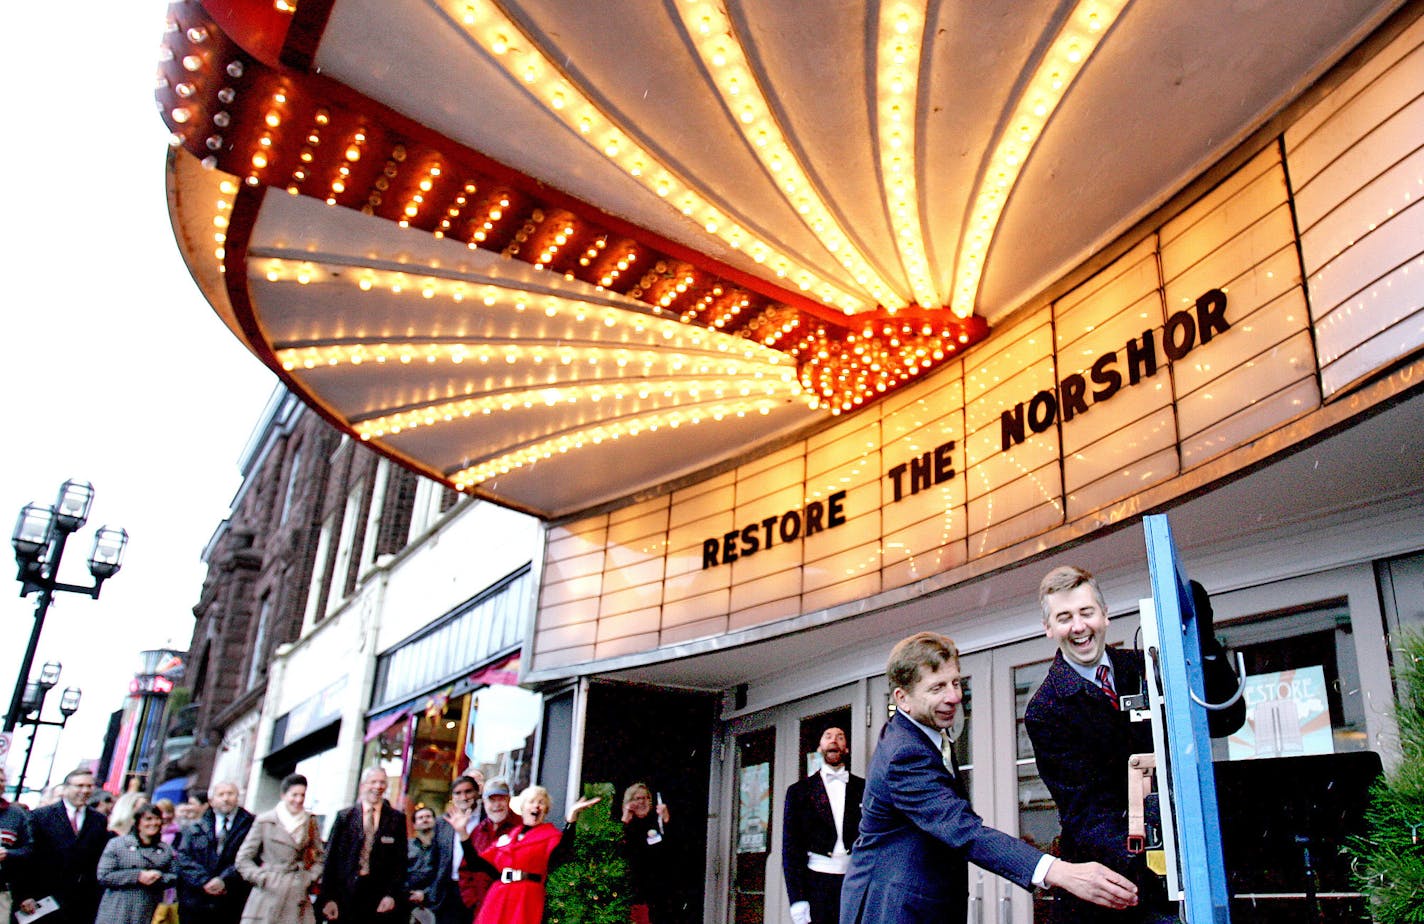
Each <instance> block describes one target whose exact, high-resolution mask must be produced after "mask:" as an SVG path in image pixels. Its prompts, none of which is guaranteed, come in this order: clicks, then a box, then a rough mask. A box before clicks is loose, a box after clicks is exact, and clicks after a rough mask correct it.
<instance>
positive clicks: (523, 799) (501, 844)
mask: <svg viewBox="0 0 1424 924" xmlns="http://www.w3.org/2000/svg"><path fill="white" fill-rule="evenodd" d="M519 800H520V809H519V814H520V816H521V818H522V819H523V824H521V825H519V826H518V827H516V828H515V829H514V830H513V831H510V832H509V833H508V834H503V835H500V837H499V839H498V840H496V841H495V842H494V843H493V844H491V845H490V846H489V847H488V848H487V849H486V850H484V851H483V852H482V853H481V854H480V858H481V859H483V860H484V861H485V862H486V863H488V864H490V865H491V866H493V867H494V869H495V882H494V885H493V886H491V887H490V890H489V892H487V893H486V894H485V900H484V902H482V903H481V904H480V912H479V914H477V915H476V916H475V924H539V922H540V921H542V920H543V918H544V884H545V882H547V881H548V877H549V870H550V869H551V868H552V867H554V866H557V865H558V864H559V857H556V856H555V852H556V851H558V849H559V847H560V845H561V844H563V843H564V842H565V838H564V835H565V834H567V835H568V839H567V842H568V843H569V844H570V845H572V843H573V827H574V822H575V821H576V820H577V819H578V816H579V812H582V811H583V810H584V809H586V808H588V807H589V806H590V805H594V804H595V803H597V802H598V801H599V800H598V799H580V800H579V801H578V802H575V803H574V807H573V810H572V811H570V812H569V817H568V819H567V820H568V824H567V825H566V826H565V827H564V830H563V831H560V830H559V829H558V828H556V827H554V826H553V825H552V824H551V823H549V822H547V821H545V820H544V819H545V818H546V817H548V814H549V809H550V805H549V791H548V790H547V789H545V788H544V787H543V786H530V787H529V788H528V789H526V790H524V792H522V793H520V794H519ZM567 849H568V848H567V847H565V848H564V850H565V851H567Z"/></svg>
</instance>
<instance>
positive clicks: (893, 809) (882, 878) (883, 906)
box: [840, 632, 1137, 924]
mask: <svg viewBox="0 0 1424 924" xmlns="http://www.w3.org/2000/svg"><path fill="white" fill-rule="evenodd" d="M886 674H887V675H888V677H889V680H890V688H891V697H892V698H893V699H894V702H895V707H896V711H895V715H894V716H893V717H892V718H891V719H890V721H889V722H888V723H887V724H886V725H885V728H884V731H883V732H882V734H881V738H880V744H879V746H878V747H876V749H875V756H874V757H873V758H872V760H871V762H870V772H869V773H868V774H867V776H866V782H865V799H864V801H863V803H862V805H861V821H860V837H859V838H858V839H857V840H856V842H855V848H854V849H853V850H852V851H851V856H850V872H849V873H847V874H846V879H845V885H844V887H843V889H842V891H841V913H840V920H841V924H923V922H925V921H937V922H950V921H964V920H965V918H966V916H967V913H968V898H969V866H968V864H969V863H971V862H972V863H973V864H974V865H976V866H979V867H982V868H983V869H986V870H988V871H989V872H991V873H996V874H998V875H1000V876H1003V877H1004V878H1005V879H1008V880H1009V881H1011V882H1013V883H1015V884H1016V885H1018V886H1020V887H1021V888H1025V889H1027V888H1030V887H1031V886H1036V885H1049V886H1054V887H1057V888H1064V889H1067V890H1068V891H1070V892H1072V893H1073V894H1075V895H1078V896H1080V897H1082V898H1084V899H1087V900H1088V901H1092V902H1094V903H1097V904H1101V905H1104V906H1106V907H1112V908H1124V907H1127V906H1129V905H1132V904H1133V903H1135V902H1136V900H1137V888H1136V887H1135V886H1134V885H1133V884H1132V883H1131V882H1130V881H1128V880H1127V879H1126V878H1124V877H1123V876H1121V875H1119V874H1118V873H1115V872H1113V871H1112V870H1110V869H1108V868H1107V867H1105V866H1103V865H1101V864H1098V863H1069V862H1066V861H1064V860H1057V859H1054V858H1053V857H1049V856H1045V855H1044V854H1041V853H1039V852H1038V851H1037V850H1035V849H1034V848H1032V847H1030V846H1029V845H1028V844H1026V843H1024V842H1023V841H1021V840H1019V839H1017V838H1014V837H1010V836H1009V835H1007V834H1004V833H1002V832H1000V831H996V830H994V829H993V828H990V827H986V826H985V825H984V822H983V821H982V820H981V819H980V818H979V816H978V815H976V814H974V810H973V809H972V808H970V806H969V795H968V792H967V790H966V788H965V786H964V783H963V781H962V780H961V779H960V776H959V774H958V773H957V771H956V768H955V767H954V760H953V752H952V748H951V747H950V746H951V744H952V740H951V739H950V738H949V736H948V734H947V733H946V729H948V728H949V727H950V726H951V725H953V724H954V714H955V712H956V710H957V708H958V706H959V702H960V700H961V698H962V691H961V688H960V679H959V652H958V650H956V649H955V647H954V643H953V642H951V641H950V640H949V639H948V638H945V637H944V636H943V635H939V634H937V633H934V632H921V633H919V634H917V635H912V636H910V637H909V638H907V639H904V640H902V641H901V642H900V643H899V644H897V645H896V646H895V648H894V650H893V651H891V653H890V662H889V664H888V665H887V668H886Z"/></svg>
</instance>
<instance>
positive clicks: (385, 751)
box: [361, 718, 445, 815]
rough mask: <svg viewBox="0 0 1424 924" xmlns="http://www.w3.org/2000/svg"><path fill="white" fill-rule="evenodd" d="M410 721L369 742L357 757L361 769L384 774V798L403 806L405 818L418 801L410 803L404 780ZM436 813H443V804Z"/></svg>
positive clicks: (403, 720) (392, 727) (404, 721)
mask: <svg viewBox="0 0 1424 924" xmlns="http://www.w3.org/2000/svg"><path fill="white" fill-rule="evenodd" d="M411 724H412V720H411V719H409V718H406V719H402V720H401V721H399V722H397V723H395V724H394V725H392V726H391V727H390V728H388V729H386V730H385V731H383V732H381V733H380V734H379V735H377V736H376V737H374V738H372V739H371V740H370V741H367V742H366V748H365V750H364V751H363V752H362V754H361V766H362V768H365V767H377V766H379V767H380V768H382V769H383V770H385V771H386V776H387V777H388V778H389V781H390V783H389V785H388V786H387V787H386V798H388V799H390V800H391V802H392V803H393V804H394V803H397V802H398V801H399V804H401V805H402V806H404V808H405V811H406V814H407V815H409V814H410V810H411V807H412V806H414V805H417V804H418V802H419V800H416V801H412V800H411V799H410V797H409V795H408V791H407V785H408V782H409V781H408V780H406V778H405V766H406V759H407V756H408V755H407V754H406V745H407V743H408V742H409V741H410V726H411ZM439 805H440V808H439V809H437V812H439V811H443V810H444V805H445V803H444V801H443V799H442V801H441V802H440V804H439Z"/></svg>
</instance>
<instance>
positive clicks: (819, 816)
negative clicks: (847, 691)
mask: <svg viewBox="0 0 1424 924" xmlns="http://www.w3.org/2000/svg"><path fill="white" fill-rule="evenodd" d="M816 750H817V751H818V752H819V753H820V755H821V769H819V770H817V771H816V772H815V773H813V774H811V775H810V776H808V777H806V778H804V779H800V780H797V781H796V782H795V783H792V784H791V785H790V786H789V787H787V789H786V812H785V816H786V817H785V822H784V823H783V825H782V828H781V832H782V833H781V867H782V870H783V872H784V873H785V874H786V875H785V878H786V897H787V899H788V900H789V901H790V902H791V920H792V921H793V922H795V924H835V922H836V920H837V919H838V918H839V916H840V907H841V882H842V881H843V880H844V879H845V874H846V870H848V869H849V868H850V848H851V845H852V844H854V843H855V836H856V834H857V833H858V832H859V830H860V799H861V797H862V796H863V795H864V794H865V779H864V778H863V777H859V776H855V775H854V774H852V773H851V772H850V766H849V761H850V753H849V749H848V746H847V744H846V736H845V732H844V731H842V730H841V729H839V728H835V727H831V728H827V729H826V730H825V731H824V732H822V733H821V741H820V743H819V744H818V745H817V747H816Z"/></svg>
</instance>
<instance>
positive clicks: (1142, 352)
mask: <svg viewBox="0 0 1424 924" xmlns="http://www.w3.org/2000/svg"><path fill="white" fill-rule="evenodd" d="M1156 374H1157V337H1156V336H1155V335H1154V334H1153V332H1152V331H1150V330H1145V331H1143V332H1142V342H1141V343H1138V342H1137V341H1136V340H1129V341H1127V384H1129V385H1136V384H1137V383H1138V382H1140V381H1142V380H1143V379H1150V378H1152V376H1154V375H1156Z"/></svg>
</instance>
